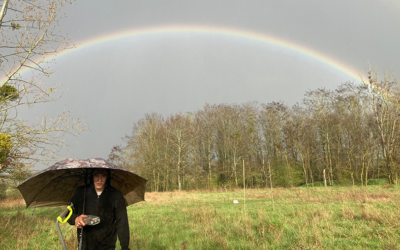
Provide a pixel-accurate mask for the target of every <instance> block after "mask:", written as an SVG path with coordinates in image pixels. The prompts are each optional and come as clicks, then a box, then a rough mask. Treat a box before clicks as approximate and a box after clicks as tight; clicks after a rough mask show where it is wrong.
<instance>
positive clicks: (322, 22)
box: [19, 0, 400, 169]
mask: <svg viewBox="0 0 400 250" xmlns="http://www.w3.org/2000/svg"><path fill="white" fill-rule="evenodd" d="M66 12H67V16H68V17H67V18H66V19H64V20H63V21H62V22H61V23H60V29H61V30H62V31H63V32H64V33H68V37H69V38H70V39H71V42H73V43H76V44H77V47H78V48H77V49H75V50H74V51H71V52H69V53H67V54H65V55H62V56H59V57H57V60H56V61H57V63H56V64H55V67H54V68H55V70H56V72H55V73H54V74H53V75H52V77H51V78H48V79H46V83H47V84H50V85H52V84H57V83H62V84H63V86H62V89H61V90H62V91H65V94H64V95H63V97H62V98H61V99H60V100H58V101H57V102H54V103H51V104H43V105H38V106H36V107H35V108H32V109H29V110H27V109H24V110H21V111H20V113H19V115H20V117H21V118H22V119H26V120H30V121H33V120H34V117H35V116H37V117H41V116H43V115H49V116H55V115H57V114H59V113H62V112H63V111H70V112H71V113H72V114H73V116H74V117H80V118H84V117H87V118H86V122H87V123H88V124H89V126H90V130H89V131H87V132H85V133H82V134H81V135H80V136H79V137H76V138H75V137H73V138H71V137H68V138H67V143H68V144H69V145H70V146H69V147H65V148H64V149H63V150H62V151H61V152H60V155H59V157H60V158H66V157H71V158H80V159H87V158H92V157H101V158H105V159H107V158H108V155H109V153H110V151H111V148H112V146H114V145H118V144H123V141H122V140H121V138H122V137H123V136H124V135H126V134H130V133H131V128H132V125H133V123H135V122H136V121H137V120H139V119H140V118H142V117H144V114H145V113H150V112H156V113H160V114H163V115H165V116H167V115H169V114H172V113H178V112H182V113H184V112H194V111H196V110H198V109H201V108H202V107H203V105H204V104H205V103H210V104H220V103H228V104H232V103H245V102H250V101H258V102H260V103H268V102H272V101H283V102H285V103H286V104H288V105H293V104H295V103H296V102H301V100H302V98H303V96H304V93H305V92H306V91H307V90H310V89H316V88H329V89H334V88H336V87H337V86H338V85H340V84H341V83H343V82H346V81H356V82H357V80H356V79H354V77H352V76H350V75H348V74H345V73H344V72H343V71H341V70H338V69H336V68H334V67H332V66H331V65H329V64H327V63H324V62H323V61H321V60H318V59H316V58H313V57H311V56H307V55H306V54H302V53H299V52H297V51H296V50H293V49H290V48H287V47H282V46H279V45H276V44H275V45H274V44H271V43H267V42H262V41H257V40H254V39H250V38H246V37H238V36H230V35H224V34H220V35H219V34H218V33H212V34H211V33H204V32H202V33H200V32H197V33H196V32H176V33H173V32H172V33H167V34H166V33H153V34H147V35H142V36H130V37H125V38H121V39H115V40H112V41H108V42H100V40H101V39H100V40H99V42H98V43H96V44H94V45H92V46H84V45H85V42H87V41H90V40H93V39H94V38H96V37H100V38H101V37H107V36H109V35H110V34H116V33H118V32H123V31H128V30H131V31H134V30H138V29H146V28H149V29H150V28H156V27H161V26H171V27H172V26H182V25H185V26H203V27H208V28H209V29H214V30H215V29H220V28H221V27H225V28H229V29H231V30H238V31H251V32H255V33H259V34H263V35H265V36H268V37H274V38H277V39H281V40H283V41H286V42H287V43H291V44H294V45H295V46H302V47H305V48H308V49H310V50H312V51H315V52H317V53H320V54H322V55H324V56H326V57H327V58H331V59H332V60H335V61H336V62H340V63H342V64H343V65H347V67H348V69H349V70H350V69H351V70H353V71H355V72H361V73H362V72H365V71H366V69H368V64H371V65H372V66H374V67H376V68H377V69H378V70H391V71H393V72H394V73H397V75H399V73H400V60H399V58H400V46H399V44H400V32H399V31H400V30H399V27H400V15H399V14H400V3H398V1H397V0H379V1H377V0H374V1H372V0H335V1H320V0H301V1H300V0H274V1H268V0H259V1H255V0H246V1H233V0H229V1H219V0H212V1H207V0H202V1H187V0H186V1H183V0H181V1H172V0H168V1H166V0H163V1H150V0H146V1H145V0H142V1H137V0H129V1H127V0H126V1H122V0H119V1H98V0H96V1H94V0H85V1H83V0H80V1H79V0H78V1H76V4H74V5H73V6H69V7H67V9H66ZM80 46H81V47H80ZM44 167H45V166H43V165H38V166H37V167H35V169H41V168H44Z"/></svg>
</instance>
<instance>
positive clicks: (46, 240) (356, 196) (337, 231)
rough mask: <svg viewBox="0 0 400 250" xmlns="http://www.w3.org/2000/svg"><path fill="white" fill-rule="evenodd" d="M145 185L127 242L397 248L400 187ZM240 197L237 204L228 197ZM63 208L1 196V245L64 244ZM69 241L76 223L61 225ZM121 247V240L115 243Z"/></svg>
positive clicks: (138, 245) (135, 245)
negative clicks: (158, 189) (191, 188)
mask: <svg viewBox="0 0 400 250" xmlns="http://www.w3.org/2000/svg"><path fill="white" fill-rule="evenodd" d="M273 196H274V205H275V206H274V207H275V209H273V207H272V202H271V193H270V190H263V189H252V190H246V206H244V205H243V190H237V191H226V192H225V191H214V192H201V191H198V192H167V193H147V194H146V200H147V201H146V202H142V203H138V204H135V205H132V206H130V207H128V216H129V220H130V234H131V239H130V247H131V249H400V214H399V212H398V211H399V208H400V199H399V198H400V189H398V188H396V187H388V188H383V187H381V186H371V187H367V188H360V187H356V188H352V187H347V188H341V187H339V188H319V187H318V188H292V189H274V190H273ZM233 200H238V201H239V204H233ZM62 210H63V208H37V209H36V211H35V214H34V216H33V217H32V218H30V216H31V213H32V209H25V208H24V203H23V202H21V201H5V202H1V203H0V231H1V232H3V233H2V234H1V235H0V249H62V246H61V242H60V240H59V238H58V233H57V229H56V225H55V220H56V217H57V216H58V215H59V214H60V213H61V211H62ZM61 227H62V231H63V235H64V238H65V240H66V243H67V246H68V248H69V249H76V248H77V241H76V239H75V238H76V231H75V228H74V227H72V226H69V225H67V224H65V225H61ZM117 249H119V248H117Z"/></svg>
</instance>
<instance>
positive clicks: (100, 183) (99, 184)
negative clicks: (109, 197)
mask: <svg viewBox="0 0 400 250" xmlns="http://www.w3.org/2000/svg"><path fill="white" fill-rule="evenodd" d="M106 181H107V170H103V169H101V170H95V171H94V172H93V183H94V187H95V189H96V191H97V192H101V191H103V190H104V187H105V185H106Z"/></svg>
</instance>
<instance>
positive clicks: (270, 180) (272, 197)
mask: <svg viewBox="0 0 400 250" xmlns="http://www.w3.org/2000/svg"><path fill="white" fill-rule="evenodd" d="M268 168H269V184H270V186H271V201H272V211H274V210H275V205H274V195H273V194H272V172H271V162H270V161H269V159H268Z"/></svg>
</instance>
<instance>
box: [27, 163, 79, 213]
mask: <svg viewBox="0 0 400 250" xmlns="http://www.w3.org/2000/svg"><path fill="white" fill-rule="evenodd" d="M52 171H55V170H52ZM71 172H74V171H71ZM71 172H65V173H63V174H61V175H58V176H57V177H56V178H54V179H52V180H51V181H50V182H49V183H47V184H46V186H47V185H49V184H50V183H52V182H53V181H54V180H55V179H57V178H59V177H62V176H63V175H66V174H69V173H71ZM46 186H44V187H43V188H42V189H41V190H40V191H39V192H37V193H36V195H35V196H34V197H33V198H32V200H31V202H30V203H29V205H30V204H32V202H33V201H34V200H35V198H36V197H37V196H38V195H39V194H40V193H41V192H42V191H43V189H45V188H46ZM27 207H28V206H27Z"/></svg>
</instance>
